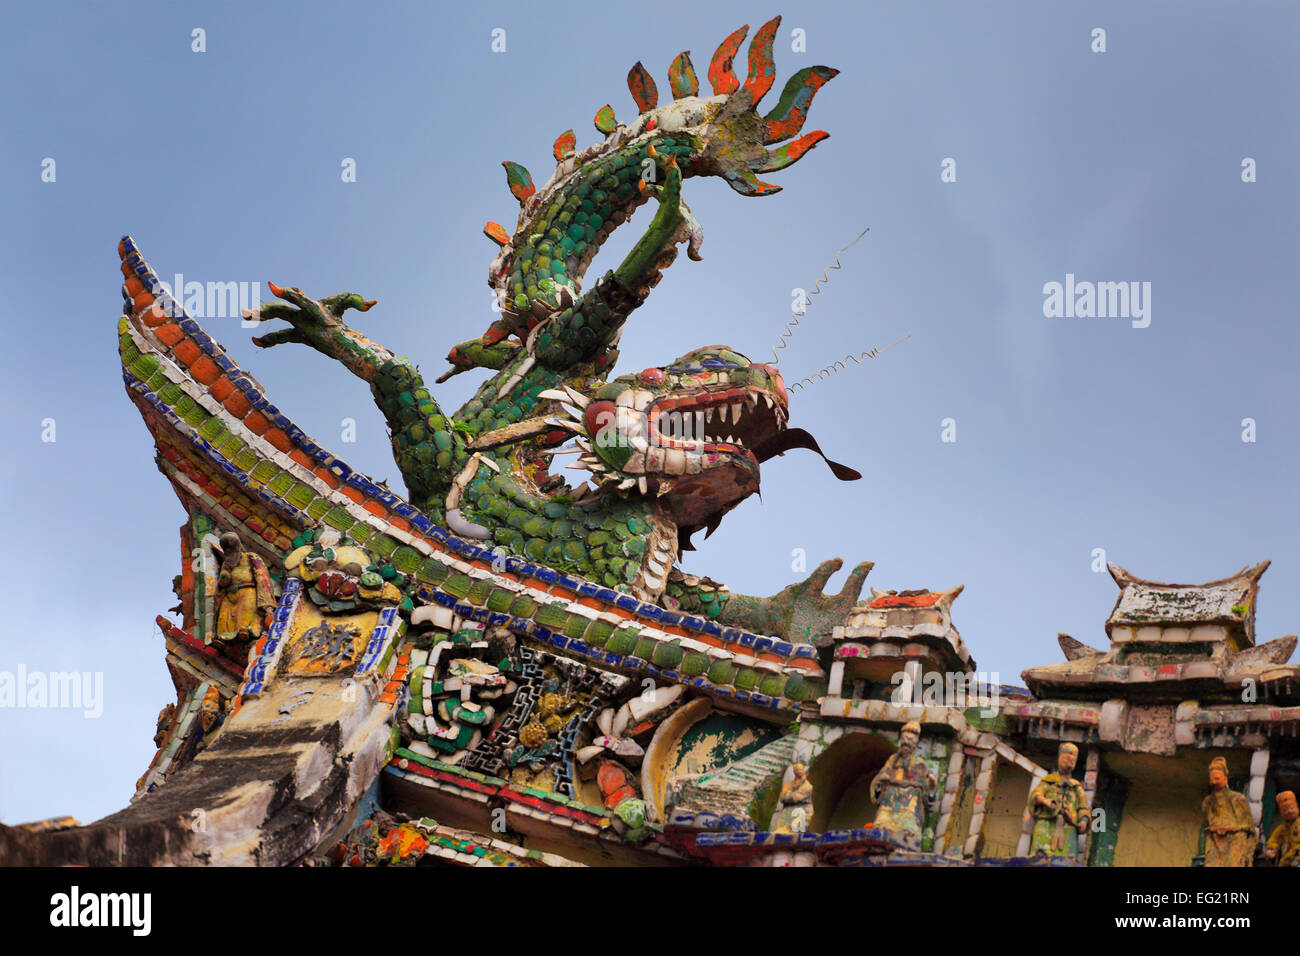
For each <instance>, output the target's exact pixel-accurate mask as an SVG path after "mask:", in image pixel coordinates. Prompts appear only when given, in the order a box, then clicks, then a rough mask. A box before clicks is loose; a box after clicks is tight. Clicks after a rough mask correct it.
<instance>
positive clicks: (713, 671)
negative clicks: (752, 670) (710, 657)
mask: <svg viewBox="0 0 1300 956" xmlns="http://www.w3.org/2000/svg"><path fill="white" fill-rule="evenodd" d="M708 677H709V680H711V681H713V683H715V684H730V683H731V682H732V681H733V680H735V677H736V665H735V664H733V663H732V662H731V661H726V660H723V661H714V662H713V666H712V667H710V668H709V674H708Z"/></svg>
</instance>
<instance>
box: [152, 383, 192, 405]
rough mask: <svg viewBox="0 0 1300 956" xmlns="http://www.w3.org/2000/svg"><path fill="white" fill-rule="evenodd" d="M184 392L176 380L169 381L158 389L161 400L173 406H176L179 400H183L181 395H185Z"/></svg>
mask: <svg viewBox="0 0 1300 956" xmlns="http://www.w3.org/2000/svg"><path fill="white" fill-rule="evenodd" d="M184 394H185V392H184V391H182V389H181V387H180V386H179V385H177V384H176V383H175V382H168V383H167V384H166V385H164V386H162V387H161V388H160V389H158V392H157V395H158V400H159V401H161V402H163V403H164V404H166V405H172V406H174V405H175V404H176V403H177V402H179V401H180V400H181V396H183V395H184Z"/></svg>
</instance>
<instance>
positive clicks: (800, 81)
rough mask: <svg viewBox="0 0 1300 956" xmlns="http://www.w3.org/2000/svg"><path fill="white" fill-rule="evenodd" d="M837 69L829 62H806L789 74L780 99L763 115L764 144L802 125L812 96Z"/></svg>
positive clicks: (785, 137) (795, 130)
mask: <svg viewBox="0 0 1300 956" xmlns="http://www.w3.org/2000/svg"><path fill="white" fill-rule="evenodd" d="M839 72H840V71H839V70H833V69H831V68H830V67H829V66H809V67H805V68H804V69H802V70H800V71H799V72H798V73H796V74H795V75H794V76H792V77H790V79H789V80H788V81H786V84H785V89H783V90H782V91H781V99H780V100H778V101H777V104H776V106H775V107H774V108H773V110H772V112H770V113H768V114H767V115H766V116H765V117H763V145H765V146H771V145H772V144H773V143H779V142H781V140H783V139H789V138H790V137H791V136H794V135H795V134H797V133H798V132H799V130H801V129H803V124H804V120H806V119H807V118H808V108H809V107H810V106H811V105H812V99H813V97H814V96H815V95H816V94H817V91H818V90H819V89H821V88H822V85H823V84H825V83H829V82H830V81H831V79H832V78H834V77H835V76H836V75H838V74H839Z"/></svg>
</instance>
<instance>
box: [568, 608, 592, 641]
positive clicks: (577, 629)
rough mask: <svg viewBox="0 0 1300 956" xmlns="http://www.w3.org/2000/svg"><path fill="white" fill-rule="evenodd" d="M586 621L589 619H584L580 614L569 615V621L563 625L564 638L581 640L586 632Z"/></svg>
mask: <svg viewBox="0 0 1300 956" xmlns="http://www.w3.org/2000/svg"><path fill="white" fill-rule="evenodd" d="M588 621H589V618H585V617H583V616H582V615H581V614H570V615H569V620H568V621H567V622H565V625H564V636H565V637H572V638H576V639H578V640H582V635H583V634H584V633H585V632H586V630H587V624H588Z"/></svg>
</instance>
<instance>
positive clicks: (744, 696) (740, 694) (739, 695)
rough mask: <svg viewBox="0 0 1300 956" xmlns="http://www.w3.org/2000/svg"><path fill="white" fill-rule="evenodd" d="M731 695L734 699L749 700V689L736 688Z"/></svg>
mask: <svg viewBox="0 0 1300 956" xmlns="http://www.w3.org/2000/svg"><path fill="white" fill-rule="evenodd" d="M731 696H732V697H734V698H735V699H736V700H741V701H746V700H749V691H747V690H738V691H736V692H735V693H734V694H732V695H731Z"/></svg>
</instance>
